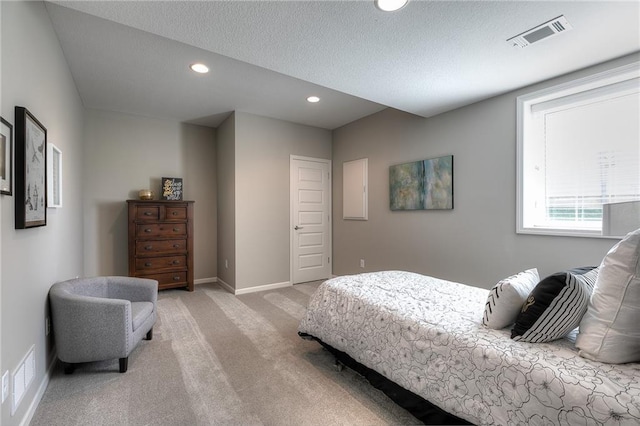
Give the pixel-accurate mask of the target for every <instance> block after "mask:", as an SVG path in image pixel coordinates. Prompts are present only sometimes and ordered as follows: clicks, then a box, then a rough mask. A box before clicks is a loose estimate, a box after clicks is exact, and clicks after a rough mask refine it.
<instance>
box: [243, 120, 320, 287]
mask: <svg viewBox="0 0 640 426" xmlns="http://www.w3.org/2000/svg"><path fill="white" fill-rule="evenodd" d="M235 125H236V131H235V132H236V133H235V137H236V139H235V167H236V170H235V189H236V191H235V203H236V204H235V205H236V212H235V213H236V215H235V217H236V219H235V220H236V222H235V225H236V286H235V288H236V290H239V289H243V288H249V287H255V286H260V285H266V284H280V283H287V282H289V280H290V267H289V264H290V256H289V246H290V243H289V209H290V206H289V158H290V155H301V156H306V157H315V158H326V159H331V132H330V131H328V130H324V129H319V128H316V127H310V126H304V125H300V124H294V123H290V122H286V121H281V120H276V119H272V118H267V117H260V116H257V115H252V114H248V113H243V112H236V114H235Z"/></svg>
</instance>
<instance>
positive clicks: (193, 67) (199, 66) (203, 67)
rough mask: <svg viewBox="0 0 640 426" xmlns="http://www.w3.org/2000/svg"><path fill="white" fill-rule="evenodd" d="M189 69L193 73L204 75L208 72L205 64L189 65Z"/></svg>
mask: <svg viewBox="0 0 640 426" xmlns="http://www.w3.org/2000/svg"><path fill="white" fill-rule="evenodd" d="M189 68H191V70H193V71H195V72H197V73H199V74H206V73H208V72H209V67H208V66H206V65H205V64H200V63H198V64H191V65H190V66H189Z"/></svg>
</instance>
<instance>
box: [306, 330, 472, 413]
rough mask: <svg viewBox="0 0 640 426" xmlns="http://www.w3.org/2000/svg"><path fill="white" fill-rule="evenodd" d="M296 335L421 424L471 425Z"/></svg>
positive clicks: (330, 348)
mask: <svg viewBox="0 0 640 426" xmlns="http://www.w3.org/2000/svg"><path fill="white" fill-rule="evenodd" d="M298 335H299V336H300V337H302V338H303V339H311V340H315V341H316V342H318V343H320V345H322V346H323V347H324V348H325V349H326V350H328V351H329V352H330V353H331V354H332V355H333V356H335V357H336V360H337V361H339V362H340V363H341V364H343V365H345V366H346V367H349V368H350V369H352V370H353V371H355V372H356V373H358V374H360V375H361V376H363V377H364V378H365V379H367V381H368V382H369V383H370V384H371V385H372V386H373V387H375V388H376V389H379V390H381V391H382V392H383V393H384V394H385V395H387V396H388V397H389V398H391V400H392V401H393V402H395V403H396V404H398V405H399V406H401V407H402V408H404V409H405V410H407V411H408V412H409V413H411V414H412V415H413V416H415V417H416V418H417V419H418V420H420V421H421V422H422V423H424V424H426V425H470V424H472V423H469V422H468V421H466V420H462V419H460V418H458V417H456V416H454V415H452V414H449V413H447V412H446V411H444V410H442V409H440V408H439V407H437V406H435V405H433V404H432V403H430V402H429V401H427V400H426V399H424V398H422V397H421V396H419V395H416V394H415V393H413V392H411V391H408V390H406V389H405V388H403V387H402V386H400V385H398V384H396V383H394V382H392V381H391V380H389V379H387V378H386V377H384V376H383V375H382V374H380V373H378V372H377V371H374V370H372V369H370V368H368V367H365V366H364V365H362V364H360V363H359V362H358V361H356V360H355V359H353V358H351V357H350V356H349V355H347V354H346V353H344V352H342V351H339V350H338V349H336V348H334V347H333V346H331V345H328V344H326V343H324V342H323V341H322V340H320V339H318V338H317V337H315V336H311V335H310V334H306V333H300V332H299V333H298Z"/></svg>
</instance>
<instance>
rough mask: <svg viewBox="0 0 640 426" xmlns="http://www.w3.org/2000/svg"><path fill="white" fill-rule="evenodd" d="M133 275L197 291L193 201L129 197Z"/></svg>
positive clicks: (168, 286) (130, 268) (171, 286)
mask: <svg viewBox="0 0 640 426" xmlns="http://www.w3.org/2000/svg"><path fill="white" fill-rule="evenodd" d="M127 204H128V209H129V276H132V277H143V278H151V279H154V280H158V283H159V289H160V290H162V289H167V288H176V287H186V288H187V289H188V290H189V291H193V201H156V200H151V201H141V200H127Z"/></svg>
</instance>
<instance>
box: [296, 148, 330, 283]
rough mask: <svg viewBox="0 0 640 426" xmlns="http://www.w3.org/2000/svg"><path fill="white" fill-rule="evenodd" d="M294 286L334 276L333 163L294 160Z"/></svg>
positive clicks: (300, 158)
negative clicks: (332, 250) (332, 222)
mask: <svg viewBox="0 0 640 426" xmlns="http://www.w3.org/2000/svg"><path fill="white" fill-rule="evenodd" d="M290 163H291V171H290V176H291V186H290V191H291V282H292V283H293V284H297V283H303V282H307V281H315V280H321V279H325V278H329V277H330V276H331V161H329V160H324V159H315V158H306V157H296V156H291V161H290Z"/></svg>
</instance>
